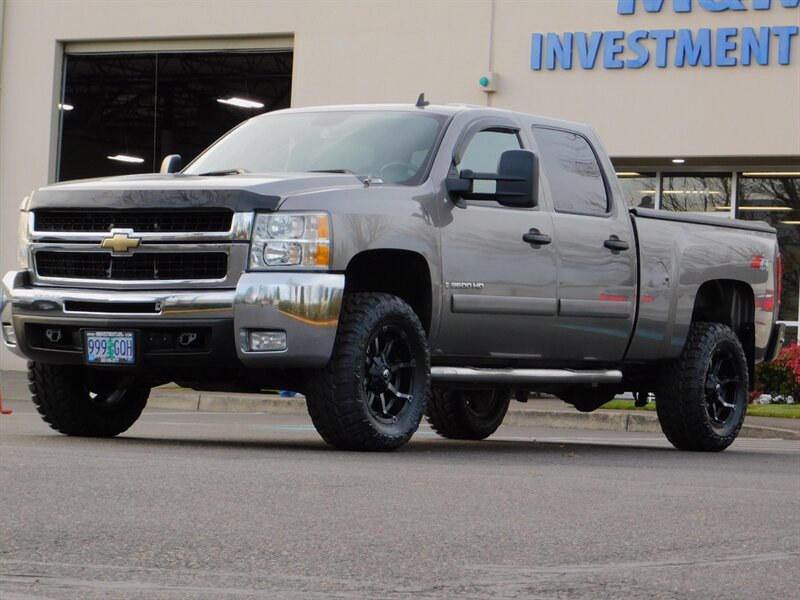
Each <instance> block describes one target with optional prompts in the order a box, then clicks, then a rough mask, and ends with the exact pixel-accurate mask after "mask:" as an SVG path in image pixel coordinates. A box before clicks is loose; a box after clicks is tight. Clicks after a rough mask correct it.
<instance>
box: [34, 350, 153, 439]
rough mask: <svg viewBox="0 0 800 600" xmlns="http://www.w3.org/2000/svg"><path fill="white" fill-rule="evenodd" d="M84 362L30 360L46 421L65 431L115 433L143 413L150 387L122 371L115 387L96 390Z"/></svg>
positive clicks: (37, 399)
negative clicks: (76, 363)
mask: <svg viewBox="0 0 800 600" xmlns="http://www.w3.org/2000/svg"><path fill="white" fill-rule="evenodd" d="M89 379H90V378H89V377H88V374H87V370H86V369H85V368H84V367H82V366H73V365H48V364H43V363H39V362H35V361H29V362H28V387H29V389H30V392H31V398H32V399H33V403H34V405H35V406H36V409H37V410H38V411H39V414H40V415H41V416H42V418H43V419H44V421H45V422H46V423H47V424H48V425H50V427H52V428H53V429H55V430H56V431H58V432H60V433H63V434H65V435H74V436H83V437H113V436H115V435H118V434H120V433H122V432H123V431H126V430H127V429H128V428H129V427H130V426H131V425H133V424H134V423H135V422H136V420H137V419H138V418H139V415H141V414H142V410H143V409H144V407H145V405H146V404H147V398H148V396H149V395H150V387H149V386H148V385H146V384H145V383H143V382H142V381H141V380H138V381H137V380H136V379H135V378H133V377H128V376H124V375H120V379H119V385H118V386H117V387H116V388H115V389H113V390H110V391H109V390H105V391H102V392H100V393H97V390H92V389H91V387H92V386H91V385H90V384H89Z"/></svg>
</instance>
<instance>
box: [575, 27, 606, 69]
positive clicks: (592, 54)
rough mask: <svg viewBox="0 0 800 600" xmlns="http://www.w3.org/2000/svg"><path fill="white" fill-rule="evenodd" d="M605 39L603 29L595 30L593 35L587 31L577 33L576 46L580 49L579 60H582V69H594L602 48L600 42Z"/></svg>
mask: <svg viewBox="0 0 800 600" xmlns="http://www.w3.org/2000/svg"><path fill="white" fill-rule="evenodd" d="M602 40H603V32H602V31H593V32H592V35H591V37H589V36H587V35H586V33H585V32H583V31H581V32H580V33H576V34H575V46H576V47H577V50H578V60H580V61H581V68H582V69H594V65H595V63H596V62H597V51H598V50H599V49H600V42H601V41H602Z"/></svg>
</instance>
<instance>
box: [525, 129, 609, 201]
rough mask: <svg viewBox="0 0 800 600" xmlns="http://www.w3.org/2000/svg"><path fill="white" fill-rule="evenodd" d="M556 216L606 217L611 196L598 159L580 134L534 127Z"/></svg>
mask: <svg viewBox="0 0 800 600" xmlns="http://www.w3.org/2000/svg"><path fill="white" fill-rule="evenodd" d="M533 135H534V137H535V138H536V141H537V144H538V146H539V149H540V151H541V156H540V161H541V165H542V167H543V169H544V173H545V176H546V177H547V181H548V183H549V184H550V194H551V195H552V197H553V206H554V208H555V210H556V212H564V213H576V214H583V215H605V214H607V213H608V212H609V202H608V193H607V191H606V184H605V180H604V179H603V172H602V170H601V169H600V164H599V163H598V162H597V156H596V155H595V153H594V150H592V147H591V146H590V145H589V142H588V140H587V139H586V138H585V137H583V136H582V135H580V134H578V133H574V132H572V131H564V130H561V129H550V128H545V127H534V129H533Z"/></svg>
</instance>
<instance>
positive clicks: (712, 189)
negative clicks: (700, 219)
mask: <svg viewBox="0 0 800 600" xmlns="http://www.w3.org/2000/svg"><path fill="white" fill-rule="evenodd" d="M731 182H732V177H731V174H730V173H686V174H673V175H664V176H663V177H662V180H661V186H662V187H661V208H663V209H664V210H672V211H678V212H710V213H717V214H725V212H728V213H729V212H730V210H731V202H730V199H731Z"/></svg>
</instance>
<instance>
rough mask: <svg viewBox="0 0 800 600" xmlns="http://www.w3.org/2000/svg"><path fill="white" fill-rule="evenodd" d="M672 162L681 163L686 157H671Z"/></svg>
mask: <svg viewBox="0 0 800 600" xmlns="http://www.w3.org/2000/svg"><path fill="white" fill-rule="evenodd" d="M672 162H674V163H675V164H676V165H682V164H683V163H685V162H686V159H685V158H673V159H672Z"/></svg>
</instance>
